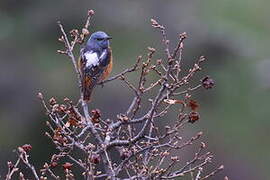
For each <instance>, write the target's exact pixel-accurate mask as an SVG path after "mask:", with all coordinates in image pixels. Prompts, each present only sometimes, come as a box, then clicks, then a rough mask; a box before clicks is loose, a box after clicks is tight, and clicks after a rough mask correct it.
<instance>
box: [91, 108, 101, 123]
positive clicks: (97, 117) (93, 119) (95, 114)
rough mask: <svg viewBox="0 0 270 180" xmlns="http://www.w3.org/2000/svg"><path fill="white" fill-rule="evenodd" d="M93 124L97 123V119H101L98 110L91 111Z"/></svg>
mask: <svg viewBox="0 0 270 180" xmlns="http://www.w3.org/2000/svg"><path fill="white" fill-rule="evenodd" d="M91 114H92V121H93V123H99V118H100V117H101V112H100V110H99V109H93V110H92V111H91Z"/></svg>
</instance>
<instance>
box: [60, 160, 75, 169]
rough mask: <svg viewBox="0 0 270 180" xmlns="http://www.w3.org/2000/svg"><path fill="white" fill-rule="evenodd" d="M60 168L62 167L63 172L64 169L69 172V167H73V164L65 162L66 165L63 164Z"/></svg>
mask: <svg viewBox="0 0 270 180" xmlns="http://www.w3.org/2000/svg"><path fill="white" fill-rule="evenodd" d="M62 166H63V168H64V169H65V170H66V169H68V170H70V169H71V167H72V166H73V164H72V163H69V162H66V163H65V164H63V165H62Z"/></svg>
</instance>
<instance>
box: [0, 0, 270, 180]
mask: <svg viewBox="0 0 270 180" xmlns="http://www.w3.org/2000/svg"><path fill="white" fill-rule="evenodd" d="M269 7H270V1H268V0H257V1H254V0H253V1H252V0H236V1H235V0H223V1H213V0H204V1H195V0H182V1H181V0H167V1H165V0H149V1H132V0H114V1H109V0H107V1H105V0H104V1H100V0H99V1H98V0H96V1H89V0H88V1H73V0H65V1H63V0H62V1H30V0H1V1H0V175H1V176H2V177H3V176H4V175H5V174H6V161H7V160H10V159H14V154H12V150H13V149H14V148H15V147H17V146H19V145H22V144H25V143H31V144H32V146H33V150H32V152H31V157H32V159H34V163H35V164H37V165H38V166H40V165H41V161H46V160H47V158H48V156H49V154H51V150H52V149H53V146H52V145H51V143H50V142H49V140H48V139H47V138H46V137H45V136H44V132H45V128H44V127H45V121H46V120H47V117H46V116H45V115H44V111H43V109H42V107H41V105H40V103H39V101H38V100H37V98H36V94H37V92H39V91H41V92H43V94H44V96H45V97H46V98H49V97H51V96H55V97H56V98H57V99H59V100H62V99H63V98H64V97H66V96H68V97H71V98H72V99H73V100H75V99H76V98H77V97H78V89H77V86H76V83H75V82H76V76H75V73H74V72H73V69H72V64H71V62H70V61H69V60H68V59H67V58H66V57H65V56H63V55H59V54H57V53H56V50H57V49H61V48H62V45H61V44H60V43H59V42H58V41H57V38H58V37H59V35H60V32H59V29H58V27H57V24H56V21H57V20H61V21H62V22H63V24H64V26H65V28H66V30H71V29H72V28H74V27H77V28H80V27H82V25H83V22H84V19H85V15H86V12H87V10H88V9H93V10H95V12H96V15H95V16H94V19H93V20H92V21H91V28H90V31H91V32H93V31H95V30H103V31H105V32H108V33H109V34H110V35H111V36H112V37H113V40H112V42H111V45H112V47H113V52H114V53H113V54H114V70H113V74H116V73H117V72H119V71H121V70H122V69H124V68H126V67H127V66H129V65H131V64H133V62H134V61H135V59H136V56H138V55H140V54H144V53H145V52H146V47H147V46H152V47H155V48H157V49H159V48H160V47H161V44H160V42H161V41H160V36H159V34H158V33H157V32H156V31H153V30H152V28H151V26H150V18H156V19H157V20H158V21H159V22H160V23H162V24H164V25H165V26H166V27H167V29H168V35H169V39H171V40H172V41H171V42H172V43H175V41H174V39H176V37H177V36H178V34H179V33H182V32H187V33H188V36H189V38H188V39H187V40H186V43H185V50H184V61H185V65H186V66H187V67H188V66H191V64H192V62H194V60H195V59H196V58H198V57H199V56H200V55H205V56H206V57H207V59H208V61H207V63H206V64H205V65H204V71H203V72H202V73H201V75H206V74H209V75H210V76H211V77H212V78H213V79H215V81H216V87H215V88H214V89H213V90H210V91H205V90H203V91H200V93H199V94H198V93H197V95H196V98H197V99H199V102H200V104H201V109H200V114H201V116H202V118H201V121H200V122H198V123H197V124H195V125H194V127H193V130H194V131H201V130H202V131H203V132H204V134H205V141H206V142H207V143H208V145H209V149H210V150H211V151H212V152H213V153H214V154H215V161H216V162H217V163H218V164H224V165H225V170H224V171H223V172H222V173H220V175H219V176H217V177H215V178H214V179H222V177H224V175H227V176H229V178H230V179H234V180H243V179H245V180H253V179H256V180H257V179H258V180H260V179H270V175H269V172H268V171H269V161H270V143H269V131H270V121H269V120H270V119H269V117H270V109H269V101H270V96H269V92H270V70H269V69H270V51H269V42H270V36H269V33H270V21H269V16H270V13H269ZM120 89H121V90H120ZM130 93H131V92H129V91H128V90H126V89H125V88H124V86H122V85H121V84H120V83H118V82H116V83H109V84H107V85H106V86H105V88H98V89H97V90H96V91H95V94H94V96H95V99H98V101H96V102H95V103H94V106H95V107H97V108H99V109H101V110H102V111H103V112H104V113H103V115H104V117H109V116H110V115H115V114H116V113H119V112H122V111H124V110H125V107H126V106H127V103H128V102H129V101H130V97H129V95H130ZM116 104H117V105H116ZM106 112H107V113H106ZM47 144H48V148H47V149H46V148H44V147H46V146H47Z"/></svg>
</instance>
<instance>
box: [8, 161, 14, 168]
mask: <svg viewBox="0 0 270 180" xmlns="http://www.w3.org/2000/svg"><path fill="white" fill-rule="evenodd" d="M7 165H8V168H9V169H12V168H13V167H14V164H13V163H12V162H11V161H8V162H7Z"/></svg>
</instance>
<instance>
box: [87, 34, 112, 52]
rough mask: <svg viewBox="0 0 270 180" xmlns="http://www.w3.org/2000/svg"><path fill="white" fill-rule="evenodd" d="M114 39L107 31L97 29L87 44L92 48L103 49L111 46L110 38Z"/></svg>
mask: <svg viewBox="0 0 270 180" xmlns="http://www.w3.org/2000/svg"><path fill="white" fill-rule="evenodd" d="M110 39H112V38H111V37H110V36H108V35H107V34H106V33H105V32H102V31H97V32H94V33H93V34H92V35H91V36H90V38H89V40H88V41H87V46H88V47H89V48H91V49H92V50H102V49H106V48H108V47H109V40H110Z"/></svg>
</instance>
